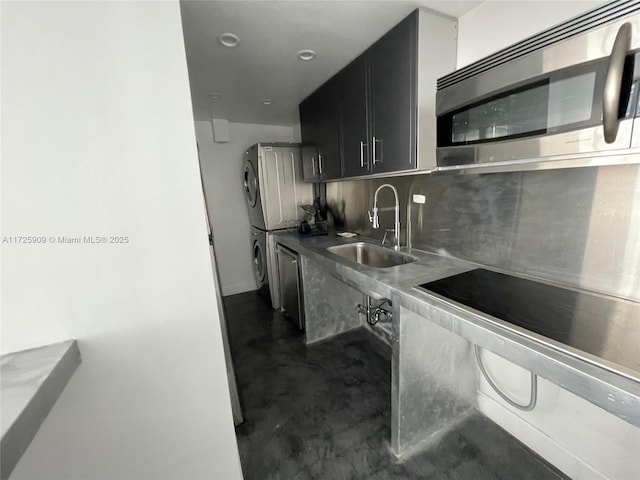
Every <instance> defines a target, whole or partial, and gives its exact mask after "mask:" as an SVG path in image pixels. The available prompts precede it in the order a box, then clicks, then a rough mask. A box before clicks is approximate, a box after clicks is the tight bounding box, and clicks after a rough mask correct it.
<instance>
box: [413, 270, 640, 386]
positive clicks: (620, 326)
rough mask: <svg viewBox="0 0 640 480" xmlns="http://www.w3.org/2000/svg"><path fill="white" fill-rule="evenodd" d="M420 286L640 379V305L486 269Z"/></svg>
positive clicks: (618, 371)
mask: <svg viewBox="0 0 640 480" xmlns="http://www.w3.org/2000/svg"><path fill="white" fill-rule="evenodd" d="M420 288H423V289H425V290H428V291H430V292H433V293H436V294H438V295H441V296H443V297H445V298H446V299H450V300H453V301H455V302H457V303H459V304H461V305H462V306H463V307H465V306H466V307H471V308H473V309H475V310H478V311H480V312H483V313H485V314H488V315H491V316H493V317H496V318H498V319H500V320H503V321H505V322H508V323H510V324H512V325H516V326H518V327H521V328H524V329H526V330H529V331H532V332H534V333H537V334H540V335H542V336H544V337H547V338H550V339H552V340H555V341H556V342H559V343H560V344H561V345H563V346H564V345H566V346H568V347H570V349H571V350H573V349H575V350H577V351H579V352H586V353H587V354H590V355H593V356H594V357H596V358H597V359H598V360H596V361H595V362H594V363H597V364H600V365H604V366H605V368H608V369H609V370H612V371H614V372H616V373H619V374H621V375H625V376H627V377H628V378H631V379H633V380H636V381H640V348H638V346H639V345H640V304H639V303H636V302H630V301H624V300H617V299H614V298H611V297H605V296H602V295H594V294H591V293H587V292H584V291H577V290H570V289H567V288H561V287H558V286H554V285H551V284H547V283H541V282H536V281H532V280H527V279H524V278H520V277H514V276H511V275H506V274H502V273H497V272H492V271H489V270H485V269H476V270H471V271H469V272H465V273H461V274H458V275H454V276H451V277H447V278H443V279H441V280H437V281H435V282H430V283H425V284H423V285H420ZM600 359H602V362H601V361H599V360H600Z"/></svg>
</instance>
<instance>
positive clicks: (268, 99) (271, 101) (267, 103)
mask: <svg viewBox="0 0 640 480" xmlns="http://www.w3.org/2000/svg"><path fill="white" fill-rule="evenodd" d="M262 103H264V104H265V105H271V104H272V103H273V100H271V99H270V98H265V99H264V100H263V101H262Z"/></svg>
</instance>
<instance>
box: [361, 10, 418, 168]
mask: <svg viewBox="0 0 640 480" xmlns="http://www.w3.org/2000/svg"><path fill="white" fill-rule="evenodd" d="M417 20H418V15H417V12H414V13H413V14H412V15H410V16H409V17H407V18H406V19H405V20H403V21H402V22H401V23H400V24H398V25H397V26H396V27H394V28H393V29H392V30H391V31H390V32H389V33H387V34H386V35H385V36H384V37H382V38H381V39H380V40H378V42H376V43H375V44H374V45H373V47H372V48H371V50H370V53H369V60H370V76H369V78H370V84H369V85H370V89H371V117H370V118H371V126H370V137H371V138H370V139H369V144H370V146H371V147H370V152H371V153H370V156H371V167H372V169H371V170H372V173H388V172H397V171H402V170H411V169H415V168H416V115H417V85H416V84H417V71H416V69H417V28H418V24H417Z"/></svg>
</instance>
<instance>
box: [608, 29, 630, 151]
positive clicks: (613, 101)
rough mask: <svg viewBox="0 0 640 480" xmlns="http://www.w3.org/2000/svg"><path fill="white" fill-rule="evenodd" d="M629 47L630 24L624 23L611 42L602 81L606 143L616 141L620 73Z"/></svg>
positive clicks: (620, 84)
mask: <svg viewBox="0 0 640 480" xmlns="http://www.w3.org/2000/svg"><path fill="white" fill-rule="evenodd" d="M630 48H631V24H630V23H628V22H627V23H625V24H623V25H622V26H621V27H620V28H619V29H618V34H617V35H616V39H615V40H614V42H613V48H612V49H611V56H610V57H609V67H608V68H607V77H606V79H605V82H604V95H603V101H602V127H603V129H604V140H605V142H607V143H613V142H615V141H616V136H617V135H618V125H619V121H618V110H619V109H620V90H621V88H622V75H623V72H624V62H625V59H626V57H627V53H628V52H629V49H630Z"/></svg>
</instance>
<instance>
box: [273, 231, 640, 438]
mask: <svg viewBox="0 0 640 480" xmlns="http://www.w3.org/2000/svg"><path fill="white" fill-rule="evenodd" d="M275 240H276V241H277V242H278V243H281V244H283V245H285V246H288V247H289V248H292V249H294V250H296V251H297V252H298V253H300V254H302V255H306V256H308V257H310V258H312V259H313V260H314V261H316V262H318V263H320V264H321V265H323V266H324V267H325V268H326V269H327V270H328V271H329V272H330V273H331V275H333V276H334V277H335V278H337V279H338V280H341V281H343V282H344V283H346V284H348V285H350V286H351V287H353V288H355V289H356V290H358V291H361V292H362V293H365V294H367V295H369V296H372V297H374V298H376V297H377V298H390V299H391V300H392V301H393V303H394V306H395V307H396V308H397V309H400V308H407V309H409V310H411V311H413V312H415V313H417V314H419V315H421V316H423V317H425V318H428V319H429V320H431V321H434V322H435V323H437V324H439V325H440V326H442V327H444V328H447V329H449V330H451V331H453V332H455V333H456V334H458V335H460V336H462V337H463V338H465V339H467V340H468V341H469V342H471V343H475V344H477V345H479V346H481V347H483V348H486V349H488V350H490V351H492V352H494V353H496V354H498V355H500V356H502V357H504V358H506V359H508V360H510V361H512V362H514V363H516V364H518V365H520V366H522V367H524V368H527V369H529V370H531V371H533V372H534V373H536V374H538V375H540V376H541V377H543V378H546V379H548V380H550V381H551V382H553V383H556V384H557V385H559V386H561V387H563V388H565V389H567V390H569V391H571V392H573V393H575V394H576V395H579V396H581V397H583V398H585V399H586V400H588V401H590V402H592V403H594V404H595V405H598V406H600V407H602V408H603V409H605V410H607V411H609V412H611V413H613V414H614V415H616V416H618V417H620V418H622V419H624V420H626V421H627V422H629V423H631V424H633V425H636V426H640V375H638V373H637V372H635V373H634V372H629V371H626V372H625V373H626V375H621V374H620V373H619V371H620V370H619V366H617V365H613V364H611V363H610V362H607V361H605V360H603V359H602V358H599V357H596V356H594V355H591V354H588V353H586V352H582V351H580V350H577V349H575V348H572V347H569V346H567V345H564V344H562V343H560V342H557V341H555V340H552V339H549V338H546V337H543V336H542V335H539V334H536V333H534V332H531V331H529V330H525V329H523V328H521V327H518V326H515V325H511V324H509V323H507V322H504V321H501V320H499V319H496V318H494V317H491V316H489V315H486V314H483V313H482V312H479V311H476V310H473V309H471V308H468V307H464V306H461V305H459V304H456V303H455V302H452V301H447V300H446V299H445V298H443V297H441V296H439V295H436V294H433V293H431V292H428V291H425V290H422V289H418V288H416V286H418V285H421V284H424V283H428V282H432V281H436V280H440V279H442V278H445V277H449V276H452V275H456V274H458V273H463V272H467V271H470V270H473V269H476V268H478V267H482V268H487V267H486V266H484V265H478V264H475V263H471V262H466V261H463V260H460V259H455V258H452V257H447V256H443V255H439V254H438V253H437V252H424V251H421V250H415V249H407V248H402V250H401V251H402V252H404V253H409V254H411V255H412V256H414V257H416V258H418V260H417V261H416V262H414V263H409V264H404V265H398V266H395V267H390V268H385V269H376V268H371V267H367V266H365V265H360V264H356V263H353V262H350V261H348V260H346V259H344V258H342V257H339V256H337V255H334V254H332V253H330V252H328V251H327V250H326V249H327V247H330V246H334V245H341V244H348V243H355V242H366V243H371V244H375V245H379V242H378V241H375V240H373V239H370V238H366V237H362V236H357V237H352V238H343V237H338V236H336V235H335V234H331V233H330V234H329V235H327V236H322V237H312V238H301V237H300V236H299V235H298V234H297V233H296V232H286V231H283V232H279V233H277V234H275ZM490 270H495V271H498V272H500V270H497V269H491V268H490ZM500 273H509V272H500ZM433 308H436V309H437V310H438V312H439V314H438V315H433V313H432V312H433ZM400 317H401V316H400ZM394 318H395V317H394Z"/></svg>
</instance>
